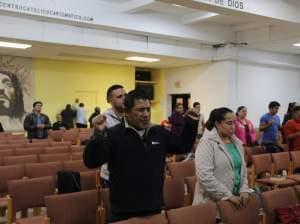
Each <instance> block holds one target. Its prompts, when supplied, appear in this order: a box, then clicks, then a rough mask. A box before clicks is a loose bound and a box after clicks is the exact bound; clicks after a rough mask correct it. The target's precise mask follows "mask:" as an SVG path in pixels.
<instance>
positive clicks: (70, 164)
mask: <svg viewBox="0 0 300 224" xmlns="http://www.w3.org/2000/svg"><path fill="white" fill-rule="evenodd" d="M60 170H72V171H77V172H87V171H90V169H88V168H87V167H86V166H85V165H84V163H83V161H82V160H76V161H63V162H61V161H58V162H45V163H27V164H25V165H11V166H2V167H0V173H1V175H0V196H1V195H5V194H6V193H7V183H8V181H10V180H18V179H24V178H37V177H44V176H55V175H56V173H57V172H58V171H60Z"/></svg>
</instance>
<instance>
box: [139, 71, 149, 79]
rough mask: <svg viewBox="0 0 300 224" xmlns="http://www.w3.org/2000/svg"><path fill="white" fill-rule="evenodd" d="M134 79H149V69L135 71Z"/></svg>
mask: <svg viewBox="0 0 300 224" xmlns="http://www.w3.org/2000/svg"><path fill="white" fill-rule="evenodd" d="M135 80H137V81H151V72H150V71H135Z"/></svg>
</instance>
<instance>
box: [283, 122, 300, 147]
mask: <svg viewBox="0 0 300 224" xmlns="http://www.w3.org/2000/svg"><path fill="white" fill-rule="evenodd" d="M298 131H300V121H297V120H294V119H291V120H289V121H288V122H287V123H286V125H285V126H284V128H283V133H284V136H285V138H286V139H287V136H289V135H290V134H294V133H296V132H298ZM289 147H290V149H291V150H294V149H295V148H298V149H297V150H300V136H298V137H296V138H294V139H293V140H291V142H290V144H289Z"/></svg>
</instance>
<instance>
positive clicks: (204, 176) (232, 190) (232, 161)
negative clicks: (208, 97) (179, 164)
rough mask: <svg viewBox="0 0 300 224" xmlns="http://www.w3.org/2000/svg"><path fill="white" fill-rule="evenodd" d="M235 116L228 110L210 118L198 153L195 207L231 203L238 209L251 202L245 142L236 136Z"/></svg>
mask: <svg viewBox="0 0 300 224" xmlns="http://www.w3.org/2000/svg"><path fill="white" fill-rule="evenodd" d="M234 121H235V115H234V113H233V111H231V110H230V109H228V108H217V109H215V110H213V111H212V112H211V114H210V117H209V120H208V121H207V123H206V128H207V130H206V131H205V133H204V136H203V137H202V139H201V140H200V143H199V145H198V147H197V150H196V159H195V166H196V176H197V183H196V189H195V196H194V202H193V204H199V203H204V202H206V201H214V202H217V201H220V200H229V201H230V202H232V203H233V204H234V205H235V206H236V207H237V208H240V207H242V206H245V205H246V204H247V202H248V199H249V196H250V193H251V192H252V190H251V189H249V187H248V181H247V169H246V166H245V161H244V152H243V147H242V143H241V141H240V140H239V139H238V138H237V137H236V136H235V135H234Z"/></svg>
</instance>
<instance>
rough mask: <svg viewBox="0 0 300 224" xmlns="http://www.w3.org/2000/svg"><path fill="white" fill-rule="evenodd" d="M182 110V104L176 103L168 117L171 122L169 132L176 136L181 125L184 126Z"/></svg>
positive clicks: (180, 129)
mask: <svg viewBox="0 0 300 224" xmlns="http://www.w3.org/2000/svg"><path fill="white" fill-rule="evenodd" d="M183 112H184V111H183V104H182V103H177V104H176V106H175V110H174V111H173V112H172V115H171V117H170V119H169V120H170V122H171V124H172V127H171V132H172V133H173V134H174V135H177V136H179V135H180V134H181V132H182V130H183V126H184V117H183Z"/></svg>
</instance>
